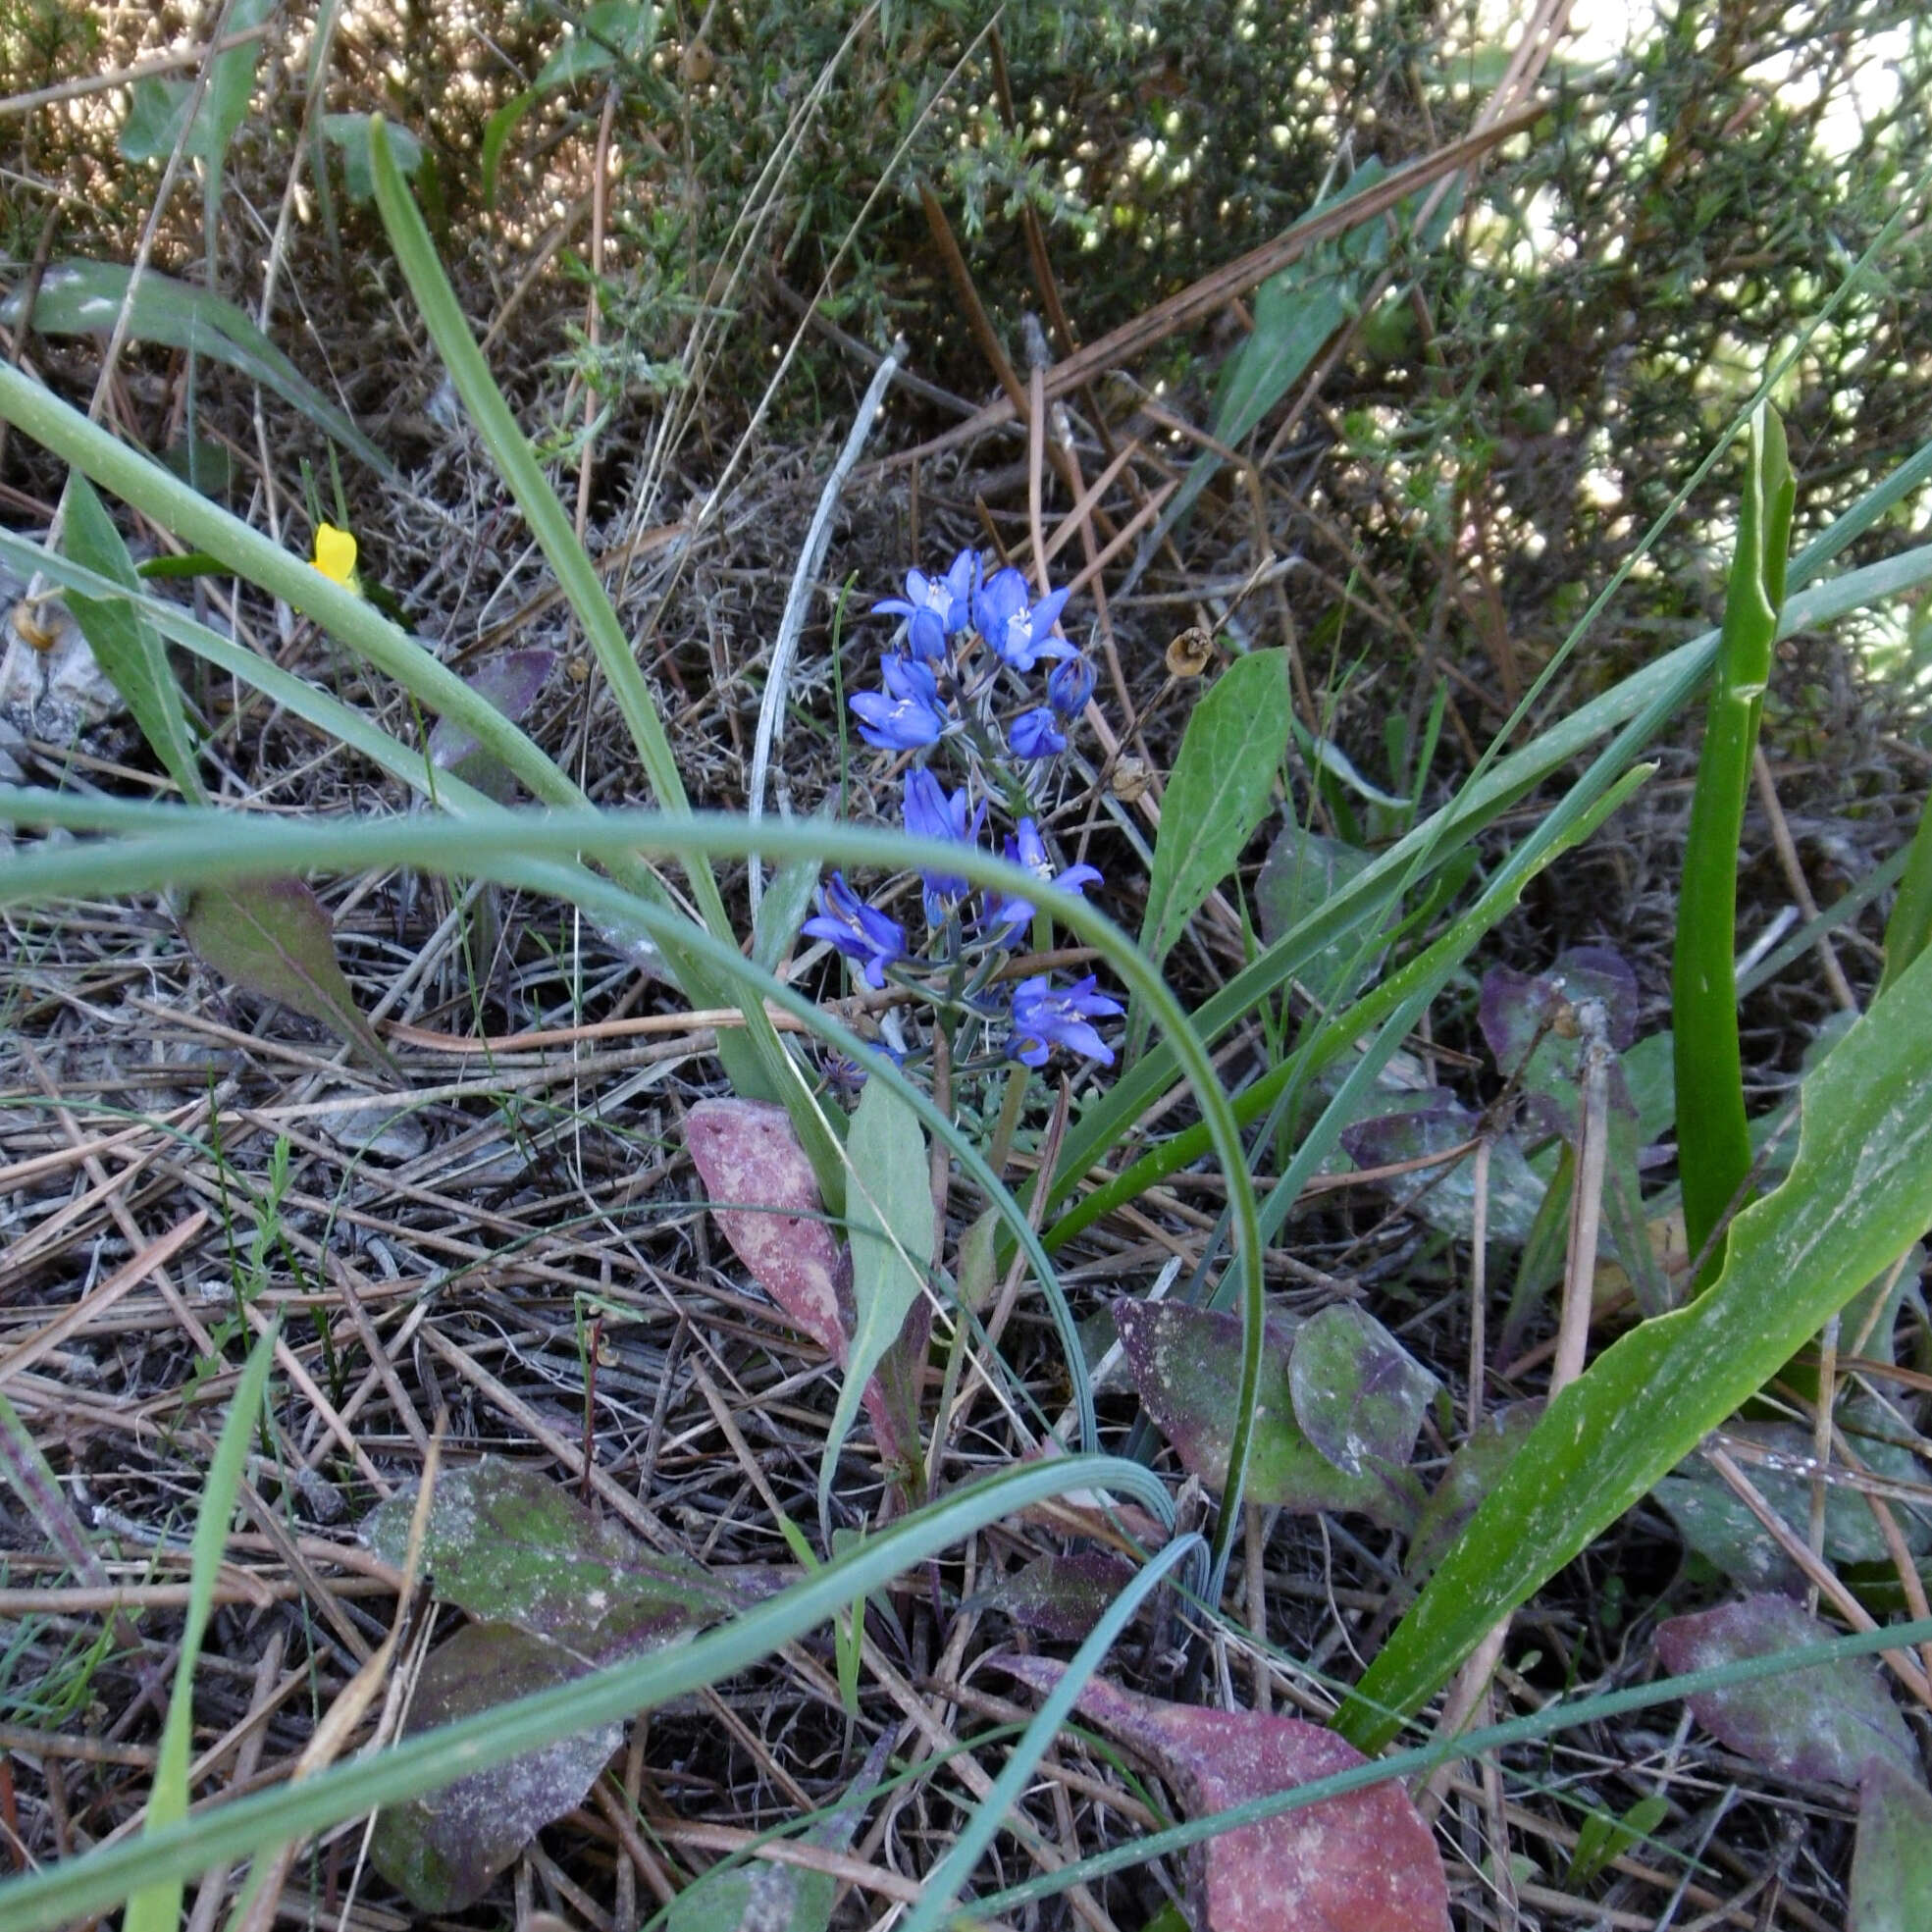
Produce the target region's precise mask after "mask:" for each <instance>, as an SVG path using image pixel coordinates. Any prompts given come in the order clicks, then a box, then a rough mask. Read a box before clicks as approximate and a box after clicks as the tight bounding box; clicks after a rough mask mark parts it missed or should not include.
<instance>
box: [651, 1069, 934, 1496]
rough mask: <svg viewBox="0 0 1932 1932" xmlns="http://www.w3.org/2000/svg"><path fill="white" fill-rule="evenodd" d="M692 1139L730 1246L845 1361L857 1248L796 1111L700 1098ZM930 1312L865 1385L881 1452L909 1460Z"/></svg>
mask: <svg viewBox="0 0 1932 1932" xmlns="http://www.w3.org/2000/svg"><path fill="white" fill-rule="evenodd" d="M685 1143H686V1145H687V1146H688V1147H689V1149H690V1152H691V1161H692V1165H693V1166H694V1167H695V1168H697V1170H698V1174H699V1177H700V1178H701V1179H702V1180H703V1181H704V1183H705V1192H706V1193H707V1194H709V1196H710V1197H711V1201H712V1204H713V1205H712V1208H711V1215H712V1218H713V1219H714V1220H715V1221H716V1222H717V1225H718V1227H720V1228H721V1229H722V1230H723V1232H724V1238H725V1239H726V1240H727V1241H729V1242H730V1243H731V1247H732V1251H733V1253H735V1254H736V1255H737V1257H738V1259H739V1260H740V1261H742V1262H743V1263H744V1264H745V1266H746V1267H747V1268H748V1269H750V1270H751V1273H752V1279H754V1280H755V1281H757V1284H758V1286H759V1287H761V1288H762V1289H763V1290H764V1291H765V1293H766V1294H768V1295H769V1296H770V1297H771V1299H772V1300H773V1301H774V1302H776V1303H777V1305H778V1308H779V1310H780V1312H781V1313H782V1314H783V1315H784V1316H785V1318H786V1320H787V1321H789V1322H790V1323H791V1324H792V1326H793V1327H794V1328H795V1329H798V1330H800V1331H801V1332H803V1333H805V1334H809V1336H810V1337H811V1338H812V1340H813V1341H815V1342H817V1343H818V1345H819V1346H820V1347H821V1348H823V1349H824V1350H825V1352H826V1353H827V1354H828V1355H830V1356H831V1358H832V1360H833V1362H834V1363H835V1364H836V1365H837V1366H838V1367H839V1368H840V1369H843V1368H845V1366H846V1360H847V1357H848V1355H849V1354H850V1353H851V1348H852V1336H853V1332H854V1329H855V1327H856V1323H857V1312H856V1303H855V1299H854V1294H853V1270H852V1252H851V1250H850V1249H849V1248H848V1247H847V1246H846V1245H845V1244H844V1242H842V1241H840V1240H839V1239H837V1237H836V1236H835V1235H834V1234H833V1232H832V1228H831V1225H830V1223H829V1222H828V1220H827V1219H826V1216H825V1211H824V1208H823V1206H822V1205H821V1202H820V1199H819V1194H818V1182H817V1179H816V1178H815V1176H814V1175H813V1174H812V1172H811V1163H810V1162H809V1160H807V1158H806V1153H805V1149H804V1147H803V1146H801V1145H800V1143H799V1138H798V1135H797V1134H796V1133H795V1132H794V1131H793V1128H792V1123H791V1120H790V1117H789V1116H788V1115H787V1114H786V1112H785V1110H784V1109H783V1108H782V1107H777V1106H773V1105H772V1104H771V1103H770V1102H768V1101H762V1100H701V1101H700V1102H699V1103H698V1105H697V1106H696V1107H694V1108H692V1110H691V1111H690V1113H688V1114H687V1115H686V1116H685ZM930 1198H931V1197H930V1196H929V1195H928V1196H927V1199H928V1201H929V1200H930ZM930 1240H931V1236H930V1233H928V1235H927V1242H928V1246H929V1245H930ZM928 1314H929V1311H928V1309H927V1306H926V1303H925V1301H924V1298H923V1297H921V1298H920V1299H919V1300H918V1301H917V1302H915V1303H914V1306H913V1308H912V1310H911V1313H910V1314H909V1315H908V1316H907V1317H906V1321H905V1328H904V1331H903V1332H902V1335H901V1338H900V1339H899V1341H897V1342H896V1343H895V1344H894V1345H893V1346H891V1347H889V1348H888V1349H887V1350H886V1353H885V1356H884V1359H883V1360H882V1361H881V1362H880V1364H879V1371H878V1373H877V1374H873V1375H868V1376H867V1377H866V1379H865V1385H864V1389H863V1400H864V1403H865V1413H866V1414H867V1415H868V1416H869V1417H870V1418H871V1421H872V1433H873V1436H874V1437H875V1438H876V1440H877V1442H878V1445H879V1449H880V1452H881V1453H882V1454H883V1455H885V1456H886V1457H887V1458H888V1459H889V1460H892V1461H895V1462H900V1463H903V1464H906V1465H908V1466H912V1465H914V1464H916V1461H917V1456H918V1423H917V1415H918V1396H917V1393H916V1390H917V1387H918V1373H919V1370H920V1369H921V1367H922V1366H923V1363H924V1360H925V1346H924V1330H923V1328H922V1326H921V1325H922V1324H923V1323H924V1322H925V1321H926V1320H927V1319H928Z"/></svg>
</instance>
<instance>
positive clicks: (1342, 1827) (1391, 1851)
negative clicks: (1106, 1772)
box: [1004, 1657, 1449, 1932]
mask: <svg viewBox="0 0 1932 1932" xmlns="http://www.w3.org/2000/svg"><path fill="white" fill-rule="evenodd" d="M1004 1662H1005V1667H1006V1668H1007V1669H1008V1670H1009V1671H1011V1672H1012V1673H1013V1674H1014V1675H1015V1676H1016V1677H1018V1678H1021V1679H1022V1680H1024V1681H1025V1682H1026V1683H1028V1684H1031V1685H1033V1686H1034V1687H1035V1688H1036V1689H1039V1690H1043V1691H1044V1690H1051V1689H1052V1688H1053V1686H1054V1685H1055V1684H1057V1683H1058V1682H1059V1681H1060V1677H1061V1673H1062V1671H1063V1670H1064V1669H1065V1666H1064V1665H1062V1664H1058V1663H1056V1662H1054V1661H1053V1660H1052V1659H1051V1658H1048V1657H1008V1658H1006V1659H1005V1660H1004ZM1079 1708H1080V1709H1081V1711H1082V1712H1083V1713H1084V1714H1085V1715H1086V1716H1088V1717H1090V1718H1092V1719H1093V1721H1094V1722H1095V1723H1096V1724H1099V1725H1102V1726H1104V1727H1105V1728H1106V1729H1107V1730H1109V1731H1111V1732H1112V1733H1113V1734H1114V1735H1115V1736H1116V1737H1117V1738H1119V1739H1120V1740H1121V1741H1122V1743H1123V1744H1125V1745H1127V1746H1129V1747H1130V1748H1131V1749H1134V1750H1136V1751H1138V1752H1139V1753H1140V1755H1141V1756H1143V1757H1145V1758H1146V1759H1147V1760H1148V1761H1149V1762H1150V1763H1152V1764H1153V1765H1154V1766H1155V1768H1156V1769H1158V1770H1159V1772H1160V1773H1161V1775H1162V1776H1163V1777H1164V1778H1166V1779H1167V1781H1168V1783H1169V1784H1170V1785H1172V1786H1173V1787H1174V1789H1175V1793H1176V1795H1177V1796H1178V1797H1179V1799H1180V1801H1181V1802H1182V1804H1183V1805H1184V1806H1185V1807H1186V1809H1187V1811H1188V1812H1189V1814H1190V1815H1192V1816H1196V1817H1198V1816H1202V1815H1204V1814H1211V1813H1213V1812H1216V1811H1226V1810H1228V1809H1230V1808H1231V1807H1233V1806H1234V1805H1237V1804H1245V1803H1247V1802H1248V1801H1250V1800H1252V1799H1256V1798H1265V1797H1267V1796H1269V1795H1270V1794H1272V1793H1274V1792H1278V1791H1286V1790H1288V1789H1289V1788H1290V1787H1291V1786H1294V1785H1305V1784H1307V1783H1309V1782H1310V1781H1311V1780H1313V1779H1316V1778H1327V1777H1332V1776H1333V1775H1334V1774H1335V1773H1336V1772H1337V1771H1346V1770H1349V1769H1351V1768H1352V1767H1353V1766H1355V1765H1357V1764H1360V1763H1363V1762H1364V1761H1365V1760H1364V1758H1363V1756H1362V1753H1361V1752H1360V1751H1358V1750H1357V1749H1355V1748H1354V1746H1353V1745H1350V1744H1348V1743H1346V1742H1345V1741H1344V1740H1342V1739H1340V1738H1338V1737H1336V1736H1335V1734H1334V1733H1333V1732H1332V1731H1327V1730H1324V1729H1323V1728H1322V1727H1321V1726H1320V1725H1319V1724H1308V1723H1304V1722H1303V1721H1302V1720H1301V1719H1300V1718H1298V1717H1274V1716H1270V1715H1266V1714H1264V1713H1262V1712H1260V1711H1220V1710H1201V1709H1198V1708H1196V1707H1194V1706H1192V1705H1188V1704H1171V1703H1163V1702H1162V1701H1161V1700H1160V1699H1158V1698H1155V1697H1140V1696H1138V1695H1136V1694H1135V1693H1134V1692H1131V1691H1123V1690H1121V1689H1120V1688H1119V1687H1118V1686H1117V1685H1114V1684H1110V1683H1108V1682H1107V1680H1106V1679H1105V1678H1099V1677H1096V1678H1091V1679H1089V1680H1088V1682H1087V1684H1086V1686H1085V1688H1084V1689H1083V1690H1082V1691H1081V1693H1080V1698H1079ZM1188 1884H1189V1891H1190V1894H1191V1897H1190V1905H1191V1907H1192V1916H1193V1919H1194V1924H1195V1926H1196V1928H1197V1932H1447V1927H1448V1924H1449V1885H1448V1880H1447V1878H1446V1877H1445V1876H1444V1874H1443V1870H1442V1859H1441V1854H1439V1853H1438V1852H1437V1851H1436V1841H1435V1838H1434V1837H1433V1836H1432V1835H1431V1833H1430V1829H1429V1827H1428V1826H1427V1825H1426V1824H1424V1823H1423V1821H1422V1818H1421V1816H1420V1814H1419V1813H1418V1812H1417V1810H1416V1807H1415V1806H1414V1805H1413V1804H1412V1803H1410V1802H1409V1799H1408V1795H1407V1793H1405V1792H1404V1791H1403V1790H1402V1788H1401V1786H1400V1785H1399V1784H1397V1783H1395V1782H1394V1781H1393V1780H1391V1781H1390V1782H1388V1783H1387V1784H1382V1785H1374V1786H1371V1787H1370V1788H1369V1789H1368V1790H1366V1791H1358V1792H1350V1793H1349V1794H1348V1795H1347V1796H1346V1797H1343V1798H1331V1799H1326V1800H1324V1801H1322V1802H1321V1803H1319V1804H1310V1805H1307V1806H1305V1807H1304V1808H1303V1809H1301V1810H1299V1811H1285V1812H1282V1813H1281V1814H1280V1815H1279V1817H1274V1818H1264V1819H1263V1820H1262V1821H1261V1822H1260V1823H1259V1824H1253V1825H1242V1826H1241V1827H1239V1828H1238V1829H1237V1830H1234V1831H1228V1832H1224V1833H1222V1834H1221V1835H1220V1836H1219V1837H1217V1838H1211V1839H1208V1840H1206V1841H1205V1843H1204V1844H1202V1845H1200V1846H1198V1847H1196V1848H1195V1850H1194V1851H1193V1852H1192V1853H1191V1854H1189V1858H1188Z"/></svg>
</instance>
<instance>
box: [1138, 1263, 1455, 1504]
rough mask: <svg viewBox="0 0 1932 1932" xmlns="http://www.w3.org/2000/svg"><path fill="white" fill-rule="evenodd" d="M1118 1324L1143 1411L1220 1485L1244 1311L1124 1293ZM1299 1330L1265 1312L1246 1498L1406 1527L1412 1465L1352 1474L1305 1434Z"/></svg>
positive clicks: (1416, 1487)
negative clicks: (1297, 1379) (1298, 1387)
mask: <svg viewBox="0 0 1932 1932" xmlns="http://www.w3.org/2000/svg"><path fill="white" fill-rule="evenodd" d="M1114 1323H1115V1327H1116V1328H1117V1329H1119V1331H1120V1335H1121V1350H1122V1353H1123V1356H1124V1357H1125V1359H1126V1364H1127V1373H1128V1374H1129V1375H1131V1376H1132V1378H1133V1383H1134V1386H1135V1387H1136V1388H1137V1389H1138V1390H1139V1391H1140V1399H1141V1403H1142V1405H1143V1406H1144V1407H1145V1408H1146V1410H1147V1413H1148V1415H1149V1416H1151V1417H1152V1418H1153V1420H1154V1423H1155V1424H1156V1426H1157V1427H1158V1428H1159V1429H1160V1431H1161V1433H1162V1434H1163V1435H1164V1436H1166V1437H1167V1438H1168V1440H1169V1441H1170V1442H1172V1443H1173V1444H1174V1446H1175V1454H1177V1455H1178V1456H1179V1457H1180V1462H1181V1467H1182V1468H1183V1469H1185V1470H1186V1471H1187V1472H1188V1473H1189V1474H1190V1475H1193V1476H1198V1477H1199V1478H1200V1479H1201V1481H1202V1482H1203V1483H1204V1484H1205V1485H1206V1486H1207V1487H1208V1488H1211V1489H1214V1490H1217V1491H1219V1490H1220V1489H1221V1488H1222V1487H1223V1486H1224V1485H1225V1484H1226V1482H1227V1452H1228V1450H1229V1448H1230V1447H1231V1446H1232V1443H1233V1436H1234V1404H1235V1399H1236V1397H1237V1396H1238V1394H1239V1392H1240V1386H1241V1319H1240V1317H1239V1316H1238V1315H1230V1314H1221V1313H1218V1312H1216V1311H1214V1310H1210V1309H1205V1308H1190V1307H1188V1306H1186V1305H1185V1304H1184V1303H1181V1302H1172V1301H1157V1302H1144V1301H1132V1300H1128V1299H1124V1298H1123V1299H1122V1300H1119V1301H1116V1302H1115V1303H1114ZM1295 1334H1296V1324H1295V1323H1294V1321H1293V1320H1292V1319H1291V1318H1290V1317H1288V1316H1285V1315H1270V1316H1269V1317H1268V1323H1267V1329H1266V1332H1265V1338H1264V1341H1263V1345H1262V1363H1261V1385H1260V1389H1259V1391H1258V1398H1257V1401H1256V1406H1255V1420H1254V1436H1253V1438H1252V1445H1251V1448H1250V1451H1249V1456H1248V1479H1247V1490H1246V1494H1247V1499H1248V1501H1250V1502H1254V1503H1262V1504H1268V1505H1273V1506H1277V1507H1279V1508H1283V1509H1289V1510H1294V1511H1296V1512H1298V1513H1301V1514H1305V1515H1312V1514H1315V1513H1317V1512H1320V1511H1323V1510H1337V1511H1356V1512H1359V1513H1360V1514H1362V1515H1365V1516H1372V1517H1374V1518H1375V1519H1376V1520H1377V1521H1378V1522H1380V1523H1384V1524H1387V1525H1388V1526H1390V1527H1391V1528H1394V1529H1400V1530H1406V1529H1408V1528H1409V1527H1410V1525H1411V1524H1413V1522H1414V1521H1415V1517H1416V1512H1417V1511H1418V1510H1419V1509H1420V1508H1421V1506H1422V1486H1421V1485H1420V1484H1419V1483H1417V1482H1416V1480H1415V1478H1414V1477H1413V1476H1411V1475H1410V1474H1409V1472H1408V1471H1406V1470H1394V1469H1382V1470H1377V1471H1372V1472H1370V1473H1368V1474H1364V1475H1351V1474H1350V1473H1349V1472H1348V1471H1346V1470H1343V1469H1339V1468H1337V1467H1336V1466H1335V1465H1334V1464H1333V1463H1332V1462H1331V1461H1330V1460H1329V1459H1328V1458H1327V1457H1326V1456H1325V1455H1323V1454H1322V1453H1321V1451H1320V1450H1318V1449H1317V1448H1316V1447H1315V1445H1314V1444H1313V1443H1312V1442H1310V1441H1309V1439H1308V1437H1307V1436H1305V1435H1303V1434H1302V1430H1301V1425H1300V1424H1299V1423H1297V1422H1296V1421H1295V1413H1294V1394H1293V1390H1292V1387H1291V1385H1290V1381H1289V1365H1290V1362H1291V1360H1292V1357H1293V1353H1294V1345H1295Z"/></svg>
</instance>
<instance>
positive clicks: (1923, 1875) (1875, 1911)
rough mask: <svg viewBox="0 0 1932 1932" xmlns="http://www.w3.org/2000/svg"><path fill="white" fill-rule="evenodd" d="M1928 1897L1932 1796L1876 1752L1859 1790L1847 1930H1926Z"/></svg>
mask: <svg viewBox="0 0 1932 1932" xmlns="http://www.w3.org/2000/svg"><path fill="white" fill-rule="evenodd" d="M1928 1899H1932V1796H1928V1795H1927V1793H1926V1790H1925V1787H1924V1786H1923V1785H1922V1784H1921V1783H1919V1781H1918V1780H1917V1779H1916V1778H1914V1777H1912V1776H1911V1775H1910V1774H1909V1773H1908V1772H1906V1771H1902V1770H1901V1769H1900V1768H1899V1767H1898V1765H1896V1764H1894V1763H1893V1762H1892V1760H1891V1759H1890V1758H1887V1757H1877V1758H1874V1759H1873V1760H1872V1762H1871V1763H1870V1764H1869V1765H1868V1766H1867V1767H1866V1770H1865V1777H1864V1783H1863V1784H1862V1785H1861V1786H1860V1787H1859V1790H1858V1840H1857V1844H1856V1847H1855V1848H1854V1851H1853V1854H1852V1901H1851V1917H1850V1918H1849V1919H1848V1921H1847V1924H1848V1927H1849V1932H1924V1927H1925V1910H1926V1901H1927V1900H1928Z"/></svg>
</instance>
